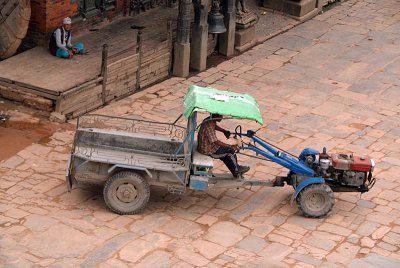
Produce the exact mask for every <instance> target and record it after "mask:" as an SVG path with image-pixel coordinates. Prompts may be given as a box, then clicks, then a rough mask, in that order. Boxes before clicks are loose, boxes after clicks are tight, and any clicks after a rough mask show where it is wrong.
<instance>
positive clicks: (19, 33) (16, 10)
mask: <svg viewBox="0 0 400 268" xmlns="http://www.w3.org/2000/svg"><path fill="white" fill-rule="evenodd" d="M30 18H31V4H30V0H0V59H6V58H8V57H11V56H12V55H14V54H15V52H17V49H18V47H19V46H20V44H21V41H22V39H23V38H24V37H25V36H26V33H27V31H28V26H29V20H30Z"/></svg>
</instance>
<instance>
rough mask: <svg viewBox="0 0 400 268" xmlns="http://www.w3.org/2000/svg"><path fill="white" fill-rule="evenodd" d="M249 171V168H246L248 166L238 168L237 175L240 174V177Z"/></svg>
mask: <svg viewBox="0 0 400 268" xmlns="http://www.w3.org/2000/svg"><path fill="white" fill-rule="evenodd" d="M249 170H250V167H248V166H239V167H238V173H240V174H242V175H243V174H244V173H246V172H247V171H249Z"/></svg>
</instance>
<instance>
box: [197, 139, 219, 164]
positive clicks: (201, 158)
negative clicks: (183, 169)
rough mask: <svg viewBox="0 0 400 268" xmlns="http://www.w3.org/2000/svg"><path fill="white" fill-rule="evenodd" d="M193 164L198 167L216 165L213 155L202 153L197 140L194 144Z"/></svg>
mask: <svg viewBox="0 0 400 268" xmlns="http://www.w3.org/2000/svg"><path fill="white" fill-rule="evenodd" d="M192 164H193V165H194V166H196V167H205V168H212V167H214V160H213V158H212V157H211V156H208V155H204V154H201V153H199V152H198V151H197V141H195V142H194V144H193V150H192Z"/></svg>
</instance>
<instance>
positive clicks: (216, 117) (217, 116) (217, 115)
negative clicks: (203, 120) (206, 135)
mask: <svg viewBox="0 0 400 268" xmlns="http://www.w3.org/2000/svg"><path fill="white" fill-rule="evenodd" d="M211 118H212V119H215V121H217V122H221V120H222V118H223V117H222V115H220V114H211Z"/></svg>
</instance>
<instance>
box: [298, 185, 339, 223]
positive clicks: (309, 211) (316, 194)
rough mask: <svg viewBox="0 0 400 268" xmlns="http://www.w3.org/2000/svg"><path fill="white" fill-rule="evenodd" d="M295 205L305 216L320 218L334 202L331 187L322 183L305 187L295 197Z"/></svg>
mask: <svg viewBox="0 0 400 268" xmlns="http://www.w3.org/2000/svg"><path fill="white" fill-rule="evenodd" d="M296 201H297V206H298V207H299V209H300V210H301V211H302V212H303V214H304V215H305V216H306V217H310V218H320V217H323V216H325V215H327V214H328V213H329V212H330V211H331V210H332V207H333V205H334V204H335V197H334V195H333V191H332V189H331V187H329V186H328V185H326V184H324V183H316V184H311V185H308V186H307V187H305V188H304V189H303V190H301V191H300V193H299V194H298V195H297V198H296Z"/></svg>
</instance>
